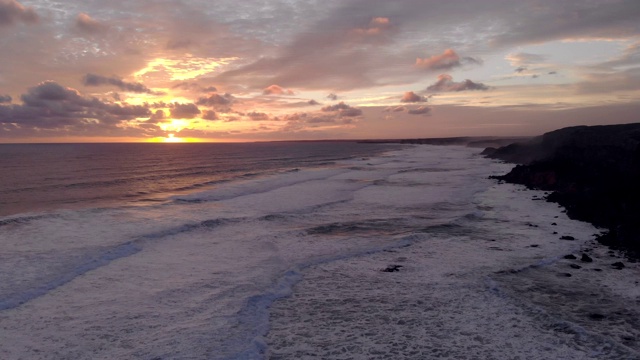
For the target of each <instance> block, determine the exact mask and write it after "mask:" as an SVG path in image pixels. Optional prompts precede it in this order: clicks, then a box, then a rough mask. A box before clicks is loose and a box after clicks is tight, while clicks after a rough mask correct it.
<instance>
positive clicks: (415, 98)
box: [400, 91, 427, 103]
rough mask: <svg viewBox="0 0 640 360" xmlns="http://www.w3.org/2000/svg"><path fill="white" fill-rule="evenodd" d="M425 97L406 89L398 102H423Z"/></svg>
mask: <svg viewBox="0 0 640 360" xmlns="http://www.w3.org/2000/svg"><path fill="white" fill-rule="evenodd" d="M425 101H427V99H426V98H425V97H424V96H420V95H418V94H416V93H414V92H413V91H407V92H405V93H404V95H402V98H401V99H400V102H403V103H416V102H425Z"/></svg>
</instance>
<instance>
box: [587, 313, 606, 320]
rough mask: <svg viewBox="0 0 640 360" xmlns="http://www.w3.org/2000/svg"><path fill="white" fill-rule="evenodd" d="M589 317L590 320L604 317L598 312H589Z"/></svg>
mask: <svg viewBox="0 0 640 360" xmlns="http://www.w3.org/2000/svg"><path fill="white" fill-rule="evenodd" d="M589 318H590V319H591V320H603V319H604V318H605V316H604V315H602V314H598V313H591V314H589Z"/></svg>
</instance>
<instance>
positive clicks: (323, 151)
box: [0, 142, 640, 360]
mask: <svg viewBox="0 0 640 360" xmlns="http://www.w3.org/2000/svg"><path fill="white" fill-rule="evenodd" d="M479 151H480V150H479V149H473V148H467V147H462V146H431V145H397V144H396V145H393V144H361V143H355V142H290V143H255V144H48V145H0V168H2V170H3V171H2V176H1V177H0V246H1V247H0V358H2V359H155V360H159V359H638V358H640V343H638V341H640V311H639V309H640V308H639V306H638V305H639V304H640V300H638V299H640V286H639V285H638V282H637V281H636V279H638V275H639V274H640V269H639V268H638V266H637V264H636V263H632V262H629V261H627V260H626V259H624V258H622V257H621V254H619V253H617V252H616V251H614V250H609V249H608V248H605V247H602V246H600V245H599V244H597V242H596V241H595V240H594V234H598V233H599V230H598V229H596V228H594V227H593V226H592V225H590V224H587V223H583V222H578V221H573V220H570V219H569V218H567V216H566V215H565V213H564V212H563V209H562V208H560V207H558V206H557V205H556V204H553V203H549V202H546V201H543V198H544V196H545V194H544V193H543V192H540V191H534V190H528V189H526V188H524V187H521V186H516V185H510V184H501V183H498V182H496V181H495V180H492V179H490V178H489V176H491V175H501V174H504V173H506V172H508V171H509V170H510V169H511V167H512V166H513V165H511V164H505V163H501V162H498V161H495V160H490V159H486V158H484V157H482V156H480V155H479ZM561 237H565V239H566V238H567V237H571V238H573V240H564V239H561ZM583 255H584V256H587V257H588V259H589V260H591V261H588V260H587V259H586V258H585V257H584V256H583ZM581 259H582V260H581ZM616 261H625V262H626V267H625V268H624V269H622V270H619V269H617V268H612V267H611V263H613V262H616Z"/></svg>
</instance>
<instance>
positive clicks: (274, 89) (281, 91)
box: [262, 85, 295, 95]
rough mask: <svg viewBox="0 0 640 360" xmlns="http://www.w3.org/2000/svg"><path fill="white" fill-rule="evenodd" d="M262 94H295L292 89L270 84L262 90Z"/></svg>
mask: <svg viewBox="0 0 640 360" xmlns="http://www.w3.org/2000/svg"><path fill="white" fill-rule="evenodd" d="M262 94H263V95H295V93H294V92H293V90H290V89H284V88H282V87H280V86H278V85H271V86H269V87H266V88H265V89H264V90H262Z"/></svg>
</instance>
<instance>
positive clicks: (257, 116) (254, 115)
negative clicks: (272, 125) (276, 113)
mask: <svg viewBox="0 0 640 360" xmlns="http://www.w3.org/2000/svg"><path fill="white" fill-rule="evenodd" d="M247 116H248V117H249V118H250V119H251V120H253V121H262V120H269V115H267V114H265V113H262V112H256V111H252V112H250V113H248V114H247Z"/></svg>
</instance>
